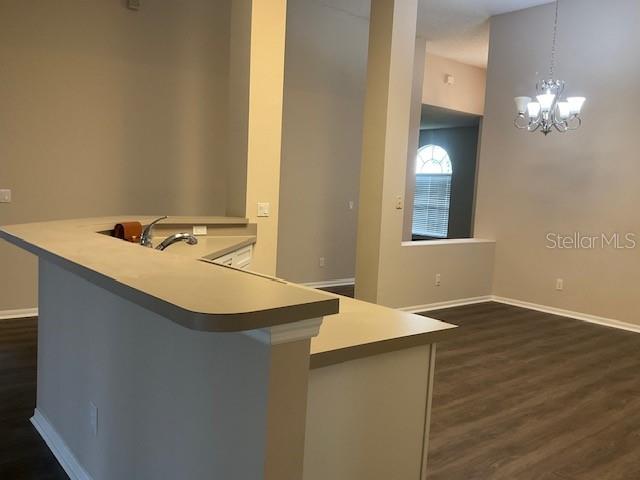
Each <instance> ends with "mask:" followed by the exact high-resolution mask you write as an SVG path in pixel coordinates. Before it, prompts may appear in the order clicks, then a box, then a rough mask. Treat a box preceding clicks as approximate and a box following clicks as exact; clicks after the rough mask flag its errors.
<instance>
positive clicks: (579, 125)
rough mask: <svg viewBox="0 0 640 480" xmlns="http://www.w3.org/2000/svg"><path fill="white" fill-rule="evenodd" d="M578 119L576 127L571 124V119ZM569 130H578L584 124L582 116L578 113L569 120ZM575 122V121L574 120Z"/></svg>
mask: <svg viewBox="0 0 640 480" xmlns="http://www.w3.org/2000/svg"><path fill="white" fill-rule="evenodd" d="M570 120H571V121H577V125H576V126H575V127H572V126H570V124H569V121H570ZM566 123H567V130H578V129H579V128H580V127H581V126H582V118H580V117H579V116H578V115H574V116H573V117H571V118H570V119H569V120H567V122H566ZM574 123H575V122H574Z"/></svg>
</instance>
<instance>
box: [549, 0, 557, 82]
mask: <svg viewBox="0 0 640 480" xmlns="http://www.w3.org/2000/svg"><path fill="white" fill-rule="evenodd" d="M559 6H560V0H556V16H555V20H554V22H553V44H552V46H551V66H550V67H549V80H553V74H554V70H555V66H556V42H557V39H558V10H559Z"/></svg>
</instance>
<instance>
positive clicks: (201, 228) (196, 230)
mask: <svg viewBox="0 0 640 480" xmlns="http://www.w3.org/2000/svg"><path fill="white" fill-rule="evenodd" d="M193 234H194V235H206V234H207V226H206V225H194V226H193Z"/></svg>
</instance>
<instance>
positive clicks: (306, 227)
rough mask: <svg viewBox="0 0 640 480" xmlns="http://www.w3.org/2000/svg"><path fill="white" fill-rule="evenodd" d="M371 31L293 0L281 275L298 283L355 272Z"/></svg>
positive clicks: (318, 5)
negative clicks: (364, 111)
mask: <svg viewBox="0 0 640 480" xmlns="http://www.w3.org/2000/svg"><path fill="white" fill-rule="evenodd" d="M368 29H369V22H368V21H367V19H365V18H360V17H356V16H353V15H348V14H346V13H345V12H343V11H341V10H338V9H335V8H331V7H328V6H326V5H324V4H323V3H322V2H317V1H314V0H289V5H288V25H287V51H286V62H285V95H284V119H283V122H284V124H283V136H282V141H283V145H282V170H281V175H282V176H281V182H280V225H279V236H278V237H279V239H278V241H279V244H278V275H279V276H281V277H284V278H286V279H289V280H292V281H298V282H314V281H322V280H331V279H339V278H347V277H353V274H354V264H355V245H356V239H355V235H356V216H357V209H358V205H357V204H358V202H357V200H358V188H359V174H360V152H361V147H362V109H363V101H364V84H365V69H366V60H367V37H368ZM349 201H354V208H353V210H350V209H349ZM320 257H324V258H325V261H326V266H325V267H320V265H319V258H320Z"/></svg>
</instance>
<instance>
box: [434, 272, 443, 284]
mask: <svg viewBox="0 0 640 480" xmlns="http://www.w3.org/2000/svg"><path fill="white" fill-rule="evenodd" d="M441 281H442V278H441V276H440V274H439V273H436V281H435V285H436V287H439V286H440V283H441Z"/></svg>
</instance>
